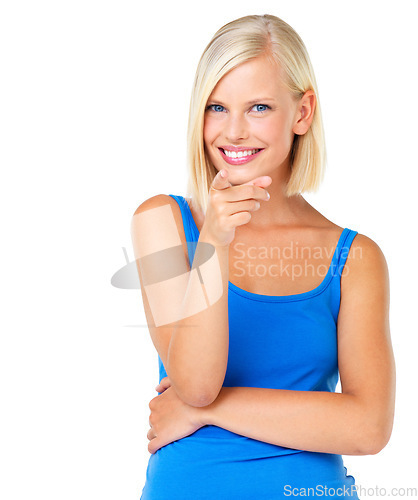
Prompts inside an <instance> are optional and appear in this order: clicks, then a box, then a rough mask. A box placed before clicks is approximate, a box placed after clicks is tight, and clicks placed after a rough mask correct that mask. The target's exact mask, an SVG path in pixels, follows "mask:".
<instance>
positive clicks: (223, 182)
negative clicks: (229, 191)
mask: <svg viewBox="0 0 418 500" xmlns="http://www.w3.org/2000/svg"><path fill="white" fill-rule="evenodd" d="M210 187H211V189H217V190H218V191H221V190H222V189H226V188H229V187H231V183H230V182H229V181H228V170H225V169H222V170H219V172H218V173H217V174H216V175H215V178H214V179H213V181H212V184H211V186H210Z"/></svg>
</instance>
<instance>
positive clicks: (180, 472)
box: [141, 195, 357, 500]
mask: <svg viewBox="0 0 418 500" xmlns="http://www.w3.org/2000/svg"><path fill="white" fill-rule="evenodd" d="M170 196H171V197H172V198H174V199H175V200H176V201H177V203H178V204H179V206H180V210H181V214H182V218H183V226H184V231H185V236H186V241H187V246H188V257H189V265H190V268H191V267H192V262H193V258H194V253H195V249H196V245H197V242H198V239H199V231H198V229H197V227H196V224H195V222H194V220H193V217H192V213H191V211H190V208H189V205H188V203H187V201H186V200H185V199H184V198H183V197H182V196H176V195H170ZM356 234H357V231H353V230H351V229H348V228H344V230H343V231H342V233H341V235H340V237H339V240H338V243H337V246H336V248H335V251H334V254H333V257H332V261H331V265H330V267H329V268H328V272H327V273H326V275H325V277H324V279H323V281H322V283H321V284H320V285H319V286H317V287H316V288H315V289H313V290H310V291H308V292H304V293H299V294H294V295H286V296H271V295H261V294H255V293H252V292H248V291H246V290H243V289H241V288H239V287H237V286H236V285H234V284H233V283H231V282H229V284H228V317H229V351H228V364H227V370H226V375H225V380H224V383H223V386H224V387H235V386H237V387H262V388H270V389H288V390H294V391H295V390H297V391H328V392H335V388H336V385H337V382H338V376H339V374H338V352H337V319H338V312H339V308H340V279H341V274H342V271H343V268H344V264H345V262H346V259H347V256H348V252H349V250H350V247H351V243H352V241H353V239H354V237H355V235H356ZM158 363H159V375H160V381H161V379H162V378H164V377H166V376H167V373H166V370H165V368H164V365H163V363H162V361H161V358H160V357H159V356H158ZM244 464H245V465H244ZM203 470H206V472H205V475H203V472H202V471H203ZM297 471H299V472H297ZM301 471H303V472H301ZM346 472H347V469H346V468H345V467H344V466H343V462H342V458H341V455H335V454H328V453H313V452H307V451H305V450H297V449H293V448H286V447H282V446H277V445H273V444H270V443H265V442H263V441H258V440H254V439H251V438H248V437H246V436H241V435H239V434H235V433H234V432H231V431H228V430H226V429H223V428H220V427H217V426H211V425H207V426H205V427H202V428H200V429H198V430H197V431H196V432H194V433H193V434H191V435H190V436H186V437H185V438H183V439H180V440H178V441H174V442H173V443H169V444H168V445H166V446H164V447H162V448H160V449H159V450H157V452H156V453H155V454H152V455H151V456H150V459H149V463H148V468H147V473H146V484H145V487H144V490H143V492H142V496H141V499H142V500H146V499H157V498H158V499H159V498H167V499H168V498H169V499H177V498H178V499H180V498H181V499H183V498H194V499H204V498H208V499H209V498H211V499H214V498H216V499H223V498H225V499H226V498H240V499H244V498H258V499H259V498H266V499H269V500H271V499H273V498H281V497H282V496H283V494H284V490H283V485H284V483H283V481H284V482H285V483H286V484H287V485H291V484H292V480H293V484H300V481H304V483H303V484H308V483H309V484H311V483H315V484H316V485H318V484H322V485H324V484H327V485H334V486H335V487H343V486H350V487H353V486H352V485H354V478H353V477H352V476H347V475H346ZM206 474H207V475H209V476H211V477H212V480H209V479H207V478H206ZM322 476H324V477H323V479H321V477H322ZM197 478H199V479H197ZM321 480H322V481H323V482H322V483H320V482H319V481H321ZM182 481H183V483H182ZM184 481H185V483H184ZM243 481H244V483H243ZM260 481H263V488H261V489H260ZM298 482H299V483H298ZM195 483H196V484H195ZM243 484H245V487H243ZM193 485H194V486H193ZM241 489H242V491H241ZM238 491H241V493H240V494H239V495H238V493H237V492H238ZM228 492H229V493H228ZM164 495H166V496H164ZM182 495H183V496H182ZM205 495H206V496H205ZM211 495H212V496H211ZM285 496H288V495H285ZM328 496H329V493H328ZM345 496H349V495H347V493H346V494H345ZM283 497H284V496H283ZM350 498H357V496H356V494H355V493H353V494H352V496H350Z"/></svg>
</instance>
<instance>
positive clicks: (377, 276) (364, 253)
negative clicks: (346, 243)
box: [341, 233, 389, 309]
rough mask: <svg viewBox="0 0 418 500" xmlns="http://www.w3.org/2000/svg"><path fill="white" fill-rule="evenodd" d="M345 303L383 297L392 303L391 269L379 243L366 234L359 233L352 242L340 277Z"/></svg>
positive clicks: (383, 305)
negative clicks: (390, 290)
mask: <svg viewBox="0 0 418 500" xmlns="http://www.w3.org/2000/svg"><path fill="white" fill-rule="evenodd" d="M341 299H342V304H344V302H347V301H350V302H352V303H353V305H355V304H356V305H357V306H359V305H360V301H361V302H363V304H367V303H368V302H370V305H371V302H372V301H373V300H374V299H375V300H380V303H381V305H382V307H383V308H384V309H386V308H388V307H389V269H388V265H387V261H386V258H385V256H384V253H383V251H382V249H381V248H380V246H379V245H378V243H376V241H374V240H373V239H372V238H369V237H368V236H366V235H364V234H360V233H358V234H356V236H355V237H354V239H353V242H352V244H351V247H350V250H349V253H348V256H347V260H346V263H345V266H344V269H343V271H342V277H341Z"/></svg>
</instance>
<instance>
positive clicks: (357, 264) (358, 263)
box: [344, 233, 388, 276]
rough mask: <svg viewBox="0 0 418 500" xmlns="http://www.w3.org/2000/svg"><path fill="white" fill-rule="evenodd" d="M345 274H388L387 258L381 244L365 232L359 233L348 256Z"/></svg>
mask: <svg viewBox="0 0 418 500" xmlns="http://www.w3.org/2000/svg"><path fill="white" fill-rule="evenodd" d="M345 267H347V268H348V270H347V271H346V272H345V273H344V275H346V276H348V275H349V274H356V275H359V274H362V273H364V272H372V271H373V272H374V273H378V274H380V275H383V274H384V275H387V274H388V266H387V262H386V258H385V256H384V253H383V251H382V249H381V248H380V246H379V245H378V244H377V243H376V242H375V241H374V240H373V239H371V238H369V237H368V236H366V235H365V234H361V233H358V234H356V236H355V237H354V239H353V242H352V244H351V247H350V251H349V253H348V256H347V261H346V264H345Z"/></svg>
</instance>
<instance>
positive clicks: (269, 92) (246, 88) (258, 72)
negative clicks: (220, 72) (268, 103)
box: [210, 57, 288, 100]
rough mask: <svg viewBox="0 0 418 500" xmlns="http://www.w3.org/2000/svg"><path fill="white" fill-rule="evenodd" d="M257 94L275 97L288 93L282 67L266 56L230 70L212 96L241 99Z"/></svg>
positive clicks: (213, 97)
mask: <svg viewBox="0 0 418 500" xmlns="http://www.w3.org/2000/svg"><path fill="white" fill-rule="evenodd" d="M255 94H257V96H258V95H259V96H260V97H261V96H264V97H267V96H271V97H274V98H280V97H285V96H286V94H288V90H287V89H286V87H285V85H284V80H283V72H282V69H281V68H280V66H279V65H277V64H275V63H273V62H272V61H270V60H269V59H267V58H266V57H257V58H255V59H251V60H250V61H246V62H244V63H242V64H240V65H238V66H237V67H235V68H234V69H232V70H231V71H229V72H228V73H227V74H226V75H225V76H223V77H222V78H221V79H220V80H219V82H218V83H217V85H216V86H215V88H214V89H213V91H212V94H211V96H210V97H211V98H212V99H215V98H219V99H221V98H223V99H231V100H240V99H241V98H244V99H246V98H247V97H254V96H255Z"/></svg>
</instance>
